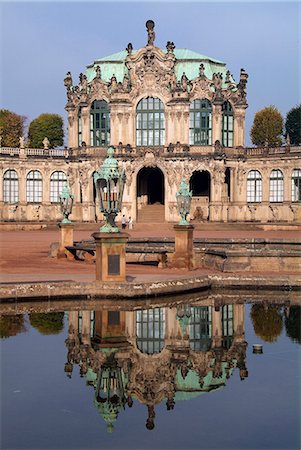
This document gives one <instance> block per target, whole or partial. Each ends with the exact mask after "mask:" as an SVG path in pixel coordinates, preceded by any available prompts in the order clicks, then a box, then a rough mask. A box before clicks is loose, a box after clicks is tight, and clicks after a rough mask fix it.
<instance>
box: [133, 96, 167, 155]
mask: <svg viewBox="0 0 301 450" xmlns="http://www.w3.org/2000/svg"><path fill="white" fill-rule="evenodd" d="M164 141H165V121H164V105H163V103H162V102H161V100H160V99H159V98H152V97H147V98H143V99H142V100H140V102H139V103H138V105H137V114H136V143H137V146H142V147H143V146H150V147H154V146H158V145H164Z"/></svg>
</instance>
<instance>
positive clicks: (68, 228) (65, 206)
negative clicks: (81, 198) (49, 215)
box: [57, 183, 74, 259]
mask: <svg viewBox="0 0 301 450" xmlns="http://www.w3.org/2000/svg"><path fill="white" fill-rule="evenodd" d="M59 199H60V206H61V212H62V214H63V220H62V221H61V222H60V223H59V224H58V226H59V228H60V229H61V233H60V243H59V248H58V251H57V257H58V258H68V259H74V256H73V255H72V253H71V252H70V251H69V250H68V249H67V248H66V247H72V246H73V229H74V224H73V223H72V222H71V220H69V219H68V217H69V215H70V214H71V211H72V206H73V201H74V196H73V194H71V191H70V189H69V186H68V184H67V183H65V184H64V186H63V190H62V192H61V193H60V195H59Z"/></svg>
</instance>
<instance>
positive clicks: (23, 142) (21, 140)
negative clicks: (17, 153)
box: [19, 136, 25, 148]
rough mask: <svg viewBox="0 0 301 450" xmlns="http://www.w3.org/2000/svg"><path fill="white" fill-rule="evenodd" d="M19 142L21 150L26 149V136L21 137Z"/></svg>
mask: <svg viewBox="0 0 301 450" xmlns="http://www.w3.org/2000/svg"><path fill="white" fill-rule="evenodd" d="M19 142H20V148H24V146H25V139H24V136H20V139H19Z"/></svg>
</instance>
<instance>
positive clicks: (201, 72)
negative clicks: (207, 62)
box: [199, 64, 205, 77]
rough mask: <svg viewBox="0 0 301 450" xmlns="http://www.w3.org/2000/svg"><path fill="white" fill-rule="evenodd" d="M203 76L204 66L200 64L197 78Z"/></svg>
mask: <svg viewBox="0 0 301 450" xmlns="http://www.w3.org/2000/svg"><path fill="white" fill-rule="evenodd" d="M204 75H205V66H204V64H200V67H199V76H200V77H203V76H204Z"/></svg>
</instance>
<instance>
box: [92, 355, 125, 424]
mask: <svg viewBox="0 0 301 450" xmlns="http://www.w3.org/2000/svg"><path fill="white" fill-rule="evenodd" d="M95 400H96V402H97V406H98V408H99V411H100V413H101V414H102V416H103V418H104V420H105V421H106V423H107V430H108V432H112V431H114V425H113V422H115V421H116V419H117V416H118V412H119V410H120V409H121V408H122V407H123V408H124V406H125V404H126V396H125V392H124V385H123V379H122V372H121V368H120V367H118V365H117V361H116V360H115V358H114V355H110V356H109V358H108V359H107V361H106V362H105V363H104V364H103V365H102V366H101V368H100V370H99V375H98V384H97V390H96V392H95Z"/></svg>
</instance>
